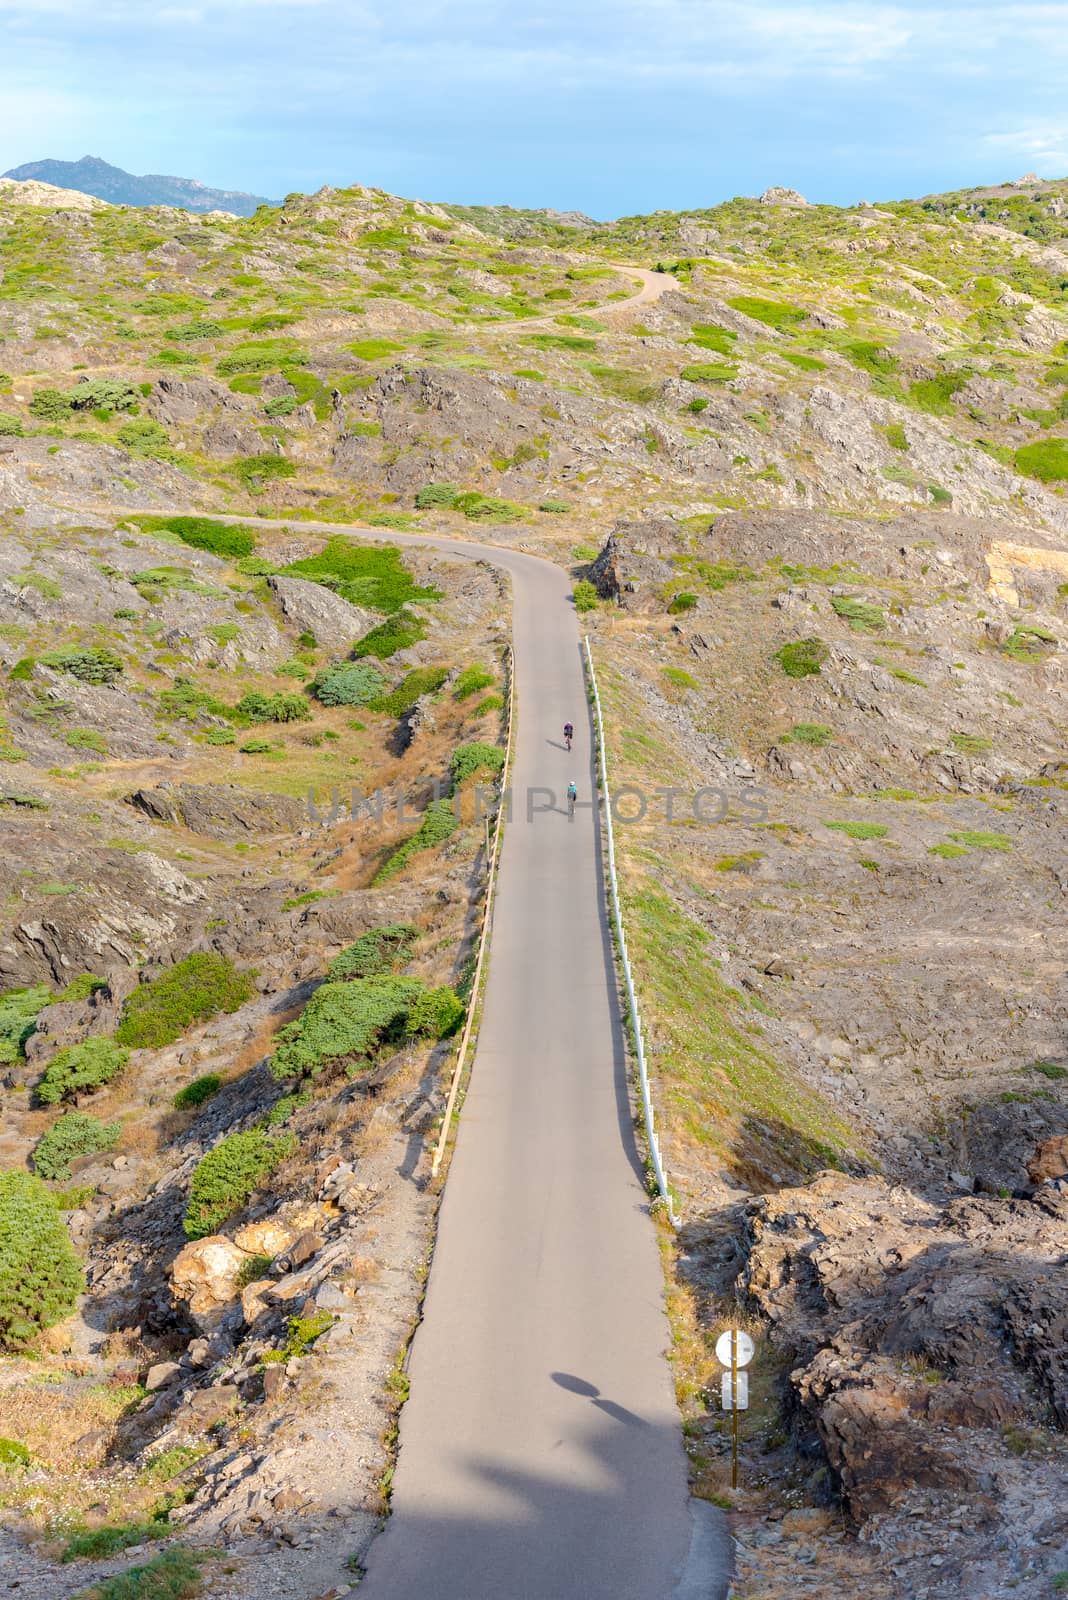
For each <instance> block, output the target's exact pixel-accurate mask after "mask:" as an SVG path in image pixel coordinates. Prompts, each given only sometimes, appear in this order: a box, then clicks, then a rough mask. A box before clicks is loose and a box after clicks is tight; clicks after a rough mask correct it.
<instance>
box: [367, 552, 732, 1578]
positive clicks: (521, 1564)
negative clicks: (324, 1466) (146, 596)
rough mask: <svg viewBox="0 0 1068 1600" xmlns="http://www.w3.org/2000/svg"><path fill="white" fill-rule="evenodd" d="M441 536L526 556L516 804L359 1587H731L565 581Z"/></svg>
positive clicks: (556, 572)
mask: <svg viewBox="0 0 1068 1600" xmlns="http://www.w3.org/2000/svg"><path fill="white" fill-rule="evenodd" d="M420 542H421V541H420ZM435 543H438V544H443V545H445V547H446V548H451V549H452V550H454V551H456V552H457V553H468V554H470V553H477V554H478V555H480V556H482V557H483V558H486V557H488V558H489V559H491V560H492V561H494V562H495V563H499V564H500V565H501V566H503V567H505V568H506V569H507V570H508V571H509V572H510V573H511V576H512V580H513V594H514V647H515V670H516V704H517V722H516V734H515V749H514V766H513V774H512V788H513V795H514V801H513V817H512V821H511V822H510V823H509V824H508V825H507V826H506V828H505V831H504V842H503V852H502V858H501V870H500V878H499V886H498V896H497V903H496V908H495V913H494V921H493V937H492V943H491V947H490V954H489V972H488V981H487V986H486V991H485V1007H484V1012H483V1019H482V1025H481V1030H480V1034H479V1039H478V1047H477V1052H476V1055H475V1060H474V1065H473V1070H472V1075H471V1082H470V1089H469V1091H468V1094H467V1099H466V1102H465V1104H464V1108H463V1114H462V1119H461V1123H460V1129H459V1134H458V1138H457V1143H456V1148H455V1152H454V1155H453V1160H452V1167H451V1170H450V1173H449V1178H448V1183H447V1185H446V1189H445V1195H444V1199H443V1203H442V1210H441V1217H440V1227H439V1234H438V1242H437V1247H436V1250H435V1254H434V1260H433V1266H432V1269H431V1274H430V1282H429V1287H428V1292H427V1299H426V1306H425V1315H424V1319H423V1322H422V1325H421V1326H420V1328H419V1331H418V1333H417V1334H416V1337H415V1341H414V1345H413V1349H412V1356H411V1362H410V1368H409V1371H410V1377H411V1395H410V1398H409V1400H408V1402H407V1404H406V1405H405V1407H404V1410H403V1412H402V1414H401V1428H400V1451H399V1457H398V1462H397V1470H396V1475H395V1478H394V1485H393V1514H392V1516H391V1518H390V1520H389V1523H388V1525H387V1529H386V1531H385V1533H384V1534H383V1535H382V1536H381V1537H380V1538H379V1539H378V1540H377V1541H376V1543H375V1544H374V1545H373V1546H372V1548H371V1552H370V1555H369V1558H368V1575H367V1577H366V1579H365V1581H364V1583H363V1584H361V1594H364V1593H366V1595H367V1597H368V1600H666V1597H668V1596H672V1595H679V1596H683V1595H685V1596H687V1597H691V1596H692V1597H694V1600H696V1597H697V1596H702V1597H703V1596H711V1595H715V1594H717V1593H719V1592H720V1581H722V1579H723V1577H724V1576H725V1563H724V1562H723V1561H722V1559H721V1552H720V1551H719V1549H718V1548H716V1545H717V1540H716V1534H717V1531H719V1530H717V1529H716V1528H715V1526H712V1527H711V1528H710V1527H709V1524H708V1523H707V1521H706V1522H699V1523H696V1524H695V1522H694V1521H693V1519H692V1518H691V1512H690V1502H689V1497H688V1492H687V1481H686V1465H685V1459H684V1456H683V1450H682V1441H681V1434H680V1428H679V1416H678V1411H677V1408H676V1406H675V1401H674V1395H673V1391H672V1384H671V1378H670V1373H669V1368H668V1364H667V1361H666V1359H665V1352H666V1350H667V1349H668V1346H669V1343H670V1335H669V1330H668V1324H667V1319H666V1316H665V1312H664V1290H663V1275H662V1270H661V1266H660V1262H659V1258H658V1253H657V1246H656V1241H655V1237H654V1232H653V1226H652V1223H651V1221H650V1219H649V1216H648V1200H647V1197H646V1194H645V1190H644V1187H643V1183H642V1177H641V1171H640V1167H639V1163H638V1158H637V1154H636V1151H635V1147H634V1140H633V1133H632V1123H631V1112H630V1106H629V1101H628V1096H627V1088H626V1081H625V1057H624V1047H623V1037H622V1031H621V1026H620V1018H619V1010H618V1006H617V1003H616V1000H615V984H614V978H613V972H612V955H611V947H610V942H609V934H608V921H607V912H606V904H605V893H604V884H603V882H602V875H601V868H600V826H599V821H598V818H597V813H596V809H595V806H594V804H593V800H594V797H595V794H596V790H595V784H594V754H593V740H592V728H591V723H590V716H589V710H588V705H587V700H586V690H585V682H584V677H583V671H582V663H581V657H580V645H579V630H578V626H577V621H576V617H575V613H574V609H573V607H572V605H571V603H570V599H569V596H570V588H571V585H570V581H569V579H568V577H567V575H566V574H565V573H563V572H562V571H561V570H560V569H559V568H557V567H554V566H552V565H551V564H550V563H548V562H545V561H541V560H538V559H536V558H534V557H530V556H524V555H522V554H520V553H518V552H508V551H504V550H499V549H493V550H487V549H486V548H485V547H477V546H476V547H472V546H470V545H466V546H465V545H462V544H459V543H450V542H448V541H435ZM568 720H570V721H572V722H573V723H574V725H575V730H576V739H575V745H574V749H573V751H572V753H571V755H568V754H566V752H565V750H564V748H563V739H562V729H563V725H564V723H565V722H566V721H568ZM571 778H574V780H575V782H576V784H577V785H578V790H579V806H578V808H577V809H576V813H575V817H574V819H573V820H571V821H569V819H568V817H567V813H566V799H565V796H566V788H567V784H568V781H569V779H571ZM547 791H548V792H547ZM528 795H529V796H530V797H531V800H530V804H531V806H532V808H534V809H533V814H532V817H531V812H530V811H528ZM542 807H544V808H545V809H544V810H543V809H541V808H542ZM528 817H531V820H528ZM695 1529H696V1540H695V1538H694V1535H695Z"/></svg>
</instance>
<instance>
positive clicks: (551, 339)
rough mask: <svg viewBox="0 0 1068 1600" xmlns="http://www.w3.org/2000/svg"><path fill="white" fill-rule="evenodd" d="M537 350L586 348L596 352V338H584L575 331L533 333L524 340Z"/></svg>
mask: <svg viewBox="0 0 1068 1600" xmlns="http://www.w3.org/2000/svg"><path fill="white" fill-rule="evenodd" d="M523 343H524V344H529V345H533V347H534V349H535V350H586V351H589V352H590V353H591V354H592V353H594V352H596V349H597V340H596V339H583V338H581V337H580V336H579V335H578V334H573V333H532V334H529V335H528V336H527V338H526V339H524V340H523Z"/></svg>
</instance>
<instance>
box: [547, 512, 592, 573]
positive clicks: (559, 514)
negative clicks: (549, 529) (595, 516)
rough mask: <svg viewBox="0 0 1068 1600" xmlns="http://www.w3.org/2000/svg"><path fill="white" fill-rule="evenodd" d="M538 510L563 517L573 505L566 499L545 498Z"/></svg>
mask: <svg viewBox="0 0 1068 1600" xmlns="http://www.w3.org/2000/svg"><path fill="white" fill-rule="evenodd" d="M538 510H539V511H546V512H548V513H549V514H550V515H551V516H554V517H562V516H563V515H564V513H565V512H566V511H570V510H571V507H570V506H569V505H568V503H567V501H566V500H543V501H542V502H541V503H540V505H539V506H538ZM591 559H592V558H591Z"/></svg>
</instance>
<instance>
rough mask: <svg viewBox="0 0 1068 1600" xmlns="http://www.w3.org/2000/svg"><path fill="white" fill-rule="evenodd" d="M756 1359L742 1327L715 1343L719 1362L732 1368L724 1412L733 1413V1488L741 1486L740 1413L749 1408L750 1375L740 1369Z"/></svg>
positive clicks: (726, 1377)
mask: <svg viewBox="0 0 1068 1600" xmlns="http://www.w3.org/2000/svg"><path fill="white" fill-rule="evenodd" d="M752 1359H753V1341H752V1339H751V1338H750V1337H749V1335H748V1334H747V1333H746V1332H745V1330H744V1329H743V1328H728V1329H727V1331H726V1333H721V1334H720V1336H719V1338H718V1339H717V1340H716V1360H717V1361H718V1362H719V1364H720V1366H722V1367H729V1368H730V1373H729V1375H728V1374H727V1373H726V1372H725V1373H724V1374H723V1385H722V1394H721V1399H722V1403H723V1409H724V1410H727V1409H728V1407H729V1408H730V1411H731V1414H732V1415H731V1488H732V1489H737V1487H738V1413H739V1411H747V1410H748V1409H749V1374H748V1373H747V1372H743V1371H742V1370H741V1369H742V1368H743V1367H747V1366H748V1365H749V1363H750V1361H752Z"/></svg>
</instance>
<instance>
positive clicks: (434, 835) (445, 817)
mask: <svg viewBox="0 0 1068 1600" xmlns="http://www.w3.org/2000/svg"><path fill="white" fill-rule="evenodd" d="M458 827H459V822H458V821H457V818H456V814H455V812H454V811H453V809H452V806H451V804H450V803H449V801H448V800H434V801H432V802H431V803H430V805H428V806H427V808H426V810H425V811H424V812H423V820H422V822H421V823H420V824H419V828H418V830H417V831H416V832H415V833H413V834H412V836H411V838H409V839H405V841H404V843H403V844H402V845H399V846H398V848H397V849H396V850H394V852H393V854H392V855H391V856H390V857H389V859H388V861H386V862H385V863H384V864H383V865H382V866H381V867H379V869H378V871H377V872H376V873H375V876H374V878H373V879H372V882H373V883H375V884H379V883H383V882H385V880H386V879H387V878H392V877H393V876H394V874H395V873H398V872H400V871H401V870H402V868H404V867H406V866H407V864H408V862H409V861H410V860H411V858H412V856H413V855H416V854H417V853H418V852H419V851H420V850H433V849H436V848H437V846H438V845H441V844H444V843H445V841H446V839H450V838H451V837H452V835H453V834H454V833H455V832H456V829H457V828H458Z"/></svg>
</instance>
